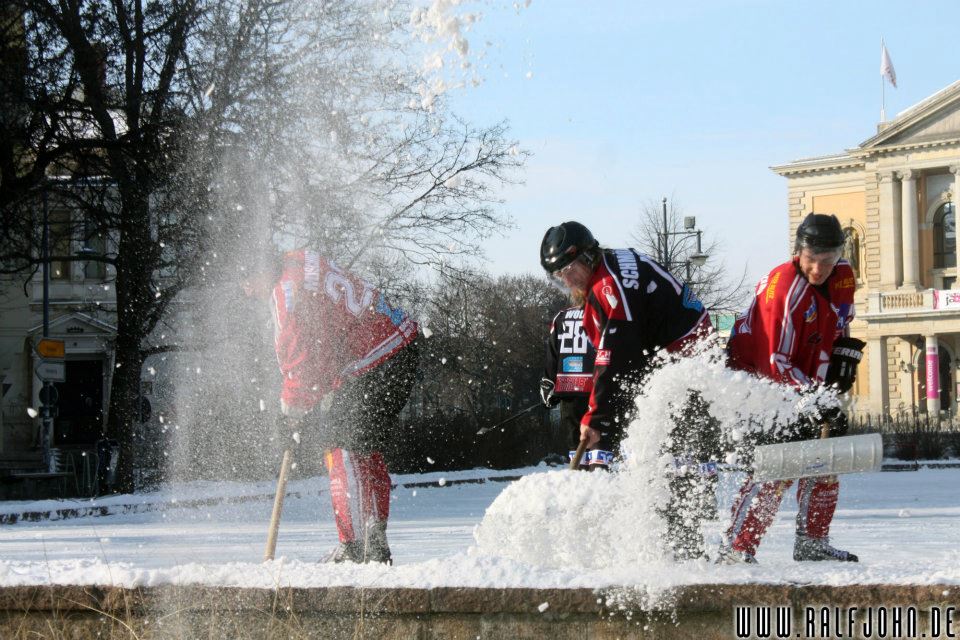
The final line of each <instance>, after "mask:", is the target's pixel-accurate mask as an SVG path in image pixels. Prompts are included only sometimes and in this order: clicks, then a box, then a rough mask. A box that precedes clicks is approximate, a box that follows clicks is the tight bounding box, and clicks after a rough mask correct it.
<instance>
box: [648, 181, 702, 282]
mask: <svg viewBox="0 0 960 640" xmlns="http://www.w3.org/2000/svg"><path fill="white" fill-rule="evenodd" d="M662 202H663V229H662V230H661V231H658V232H657V248H658V256H657V261H658V262H660V264H662V265H663V266H665V267H666V268H667V269H671V268H673V267H677V266H681V265H683V267H684V269H685V271H686V274H687V278H686V283H687V284H695V283H692V282H691V281H690V279H691V273H690V267H691V266H692V267H694V268H700V267H702V266H703V265H705V264H706V263H707V260H708V259H709V258H710V256H709V254H706V253H704V252H703V247H702V244H701V243H702V235H703V231H701V230H700V229H697V228H696V227H697V218H696V217H695V216H684V218H683V229H684V230H683V231H670V227H669V224H668V222H667V199H666V198H664V199H663V201H662ZM670 236H680V241H679V242H678V245H679V244H680V243H682V242H684V241H686V239H687V238H692V237H694V236H696V238H697V250H696V251H695V252H693V253H691V254H690V255H689V256H687V257H686V259H684V260H672V259H671V256H670Z"/></svg>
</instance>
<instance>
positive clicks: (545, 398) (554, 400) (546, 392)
mask: <svg viewBox="0 0 960 640" xmlns="http://www.w3.org/2000/svg"><path fill="white" fill-rule="evenodd" d="M540 401H541V402H543V406H545V407H546V408H547V409H549V408H551V407H555V406H557V405H558V404H560V398H558V397H556V396H555V395H553V380H551V379H550V378H540Z"/></svg>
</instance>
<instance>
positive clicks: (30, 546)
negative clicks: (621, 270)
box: [0, 349, 960, 594]
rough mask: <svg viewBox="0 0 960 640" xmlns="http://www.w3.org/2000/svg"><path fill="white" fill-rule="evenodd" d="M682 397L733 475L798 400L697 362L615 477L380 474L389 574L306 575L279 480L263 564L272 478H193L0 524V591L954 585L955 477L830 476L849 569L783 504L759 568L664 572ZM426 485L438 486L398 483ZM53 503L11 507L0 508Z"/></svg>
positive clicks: (675, 367)
mask: <svg viewBox="0 0 960 640" xmlns="http://www.w3.org/2000/svg"><path fill="white" fill-rule="evenodd" d="M690 389H695V390H697V391H698V392H699V393H700V395H701V397H702V398H703V399H704V400H705V401H706V402H708V403H709V405H710V413H711V415H713V416H714V417H715V418H717V420H719V421H720V423H721V424H722V430H723V433H724V434H725V437H726V438H727V440H728V441H729V442H732V443H734V444H732V445H731V448H732V450H731V451H730V452H729V453H728V455H727V457H726V462H730V463H734V462H737V458H736V456H737V448H738V445H737V444H736V443H737V442H739V441H741V440H742V439H746V438H748V437H749V435H750V434H749V431H750V430H753V429H755V428H762V429H764V430H769V429H772V428H777V427H778V425H779V426H782V425H784V424H786V423H788V422H790V420H791V419H792V417H791V413H792V411H793V409H794V407H795V406H796V405H797V403H798V397H797V395H796V393H794V392H793V391H791V390H789V389H787V390H785V389H783V388H780V387H776V386H774V385H771V384H769V383H766V382H763V381H759V380H756V379H750V378H747V377H745V376H743V375H742V374H739V373H734V372H731V371H729V370H727V369H726V368H725V367H724V366H723V359H722V357H719V353H718V352H717V351H716V350H715V349H712V350H708V351H707V352H706V353H703V354H700V355H698V356H696V357H691V358H685V359H684V360H682V361H680V362H677V363H673V364H668V365H667V366H665V367H663V369H661V370H660V371H659V372H658V373H656V374H655V375H652V376H650V377H649V378H648V379H647V380H646V381H645V384H644V389H643V392H642V393H640V395H639V396H638V398H637V405H636V406H637V414H638V416H639V418H638V419H637V420H636V421H635V422H633V423H632V424H631V425H630V426H629V429H628V437H627V438H626V439H625V440H624V443H623V450H624V452H625V455H626V462H625V463H624V464H623V465H622V469H621V470H620V472H618V473H615V474H606V473H599V472H597V473H592V474H587V473H580V472H572V471H567V470H562V469H549V468H548V467H538V468H535V469H523V470H518V471H515V472H492V471H484V470H473V471H460V472H452V473H433V474H423V475H419V476H399V477H395V478H394V481H395V482H396V483H397V484H398V485H400V486H398V488H397V489H396V490H395V491H394V492H393V496H392V503H391V504H392V506H391V518H390V527H389V532H388V533H389V538H390V542H391V547H392V550H393V557H394V562H395V564H394V566H392V567H386V566H380V565H375V566H371V565H364V566H352V565H351V566H344V565H327V564H320V563H318V562H317V561H318V560H319V559H320V558H322V557H323V556H324V555H325V554H326V553H327V552H328V551H329V550H330V549H332V548H333V547H334V546H335V544H336V532H335V529H334V526H333V518H332V514H331V507H330V503H329V495H328V493H327V488H326V482H325V480H324V479H322V478H311V479H304V480H299V481H295V482H292V483H291V484H290V485H289V489H290V491H292V492H294V495H293V496H291V497H289V498H288V499H287V502H286V505H285V509H284V516H283V521H282V525H281V529H280V538H279V544H278V548H277V555H278V558H277V560H275V561H272V562H267V563H264V562H262V561H261V557H262V554H263V548H264V543H265V538H266V528H267V523H268V521H269V518H270V510H271V507H272V500H271V498H270V496H271V494H272V491H273V486H272V483H261V484H240V483H193V484H186V485H174V486H171V487H168V488H167V489H165V490H164V491H163V492H161V493H158V494H151V495H145V496H136V497H130V496H127V497H126V498H125V499H126V500H133V501H136V502H138V503H140V506H141V507H143V506H144V505H145V504H148V503H166V505H167V506H166V507H165V508H163V509H160V510H143V509H141V510H140V511H139V512H123V511H122V510H121V509H120V508H119V506H118V505H119V503H122V502H123V501H124V498H116V497H114V498H110V499H108V500H104V501H103V502H104V503H106V504H112V505H113V506H114V508H115V511H116V514H115V515H107V516H103V517H84V518H72V519H63V520H48V521H44V522H41V523H28V522H20V523H18V524H14V525H5V526H2V527H0V549H2V551H0V558H2V560H0V585H25V584H108V585H119V586H147V585H159V584H176V585H184V584H201V585H222V586H237V587H266V588H269V587H276V586H296V587H325V586H339V585H352V586H370V587H394V586H403V587H420V588H429V587H435V586H473V587H540V588H554V587H588V588H599V587H625V588H627V589H633V590H638V591H640V592H644V593H648V594H656V593H660V592H663V591H664V590H666V589H668V588H670V587H673V586H681V585H685V584H695V583H743V582H759V583H792V584H826V585H845V584H876V583H891V584H935V583H946V584H957V583H960V499H958V492H957V489H956V488H957V486H960V470H958V469H924V470H920V471H915V472H899V473H889V472H888V473H881V472H878V473H869V474H860V475H850V476H845V477H844V478H843V479H842V481H841V489H840V503H839V508H838V511H837V515H836V518H835V520H834V523H833V527H832V530H831V537H832V542H833V543H834V544H835V545H836V546H838V547H840V548H844V549H849V550H850V551H853V552H854V553H857V554H858V555H859V556H860V558H861V562H860V563H859V564H836V563H796V562H794V561H793V560H792V557H791V556H792V547H793V529H794V516H795V513H796V502H795V499H794V497H793V492H792V491H791V492H790V496H789V497H787V498H786V499H785V500H784V501H783V505H782V506H781V510H780V514H779V516H778V518H777V520H776V521H775V522H774V524H773V526H772V527H771V529H770V531H768V533H767V535H766V537H765V539H764V542H763V544H762V545H761V547H760V550H759V553H758V560H759V561H760V564H759V565H758V566H732V567H731V566H717V565H713V564H710V563H708V562H706V561H702V562H689V563H684V564H675V563H673V562H672V561H670V560H668V559H667V558H666V554H665V553H664V551H663V549H662V535H661V531H662V530H663V524H664V523H663V519H662V517H661V515H660V513H659V511H658V505H660V504H665V501H666V499H667V496H668V493H667V483H666V481H665V480H664V477H665V475H664V472H663V470H664V469H666V468H667V467H669V465H670V463H671V461H672V458H671V457H670V456H664V454H663V453H662V452H663V450H664V447H663V442H664V440H665V439H667V438H669V437H670V428H669V424H670V423H671V414H672V413H675V407H678V406H682V405H683V404H684V403H685V402H686V400H687V398H688V394H689V390H690ZM809 399H810V396H807V398H806V400H809ZM828 400H829V399H828ZM834 401H835V400H834ZM745 425H746V426H745ZM517 474H521V475H522V476H523V477H522V478H521V479H520V480H518V481H516V482H514V483H512V484H506V483H503V482H485V483H476V484H455V483H453V482H449V481H453V480H466V479H470V478H474V479H477V478H484V477H487V478H490V477H493V476H504V475H517ZM440 480H447V481H448V482H446V483H445V486H442V487H441V486H435V487H417V488H414V487H404V486H402V485H404V484H409V483H414V482H425V481H434V482H438V481H440ZM740 480H741V477H739V475H738V474H733V473H729V474H723V475H722V476H721V485H720V491H719V493H718V495H719V496H720V501H721V506H720V509H719V513H720V516H721V517H720V521H715V522H711V523H707V524H706V526H705V533H706V535H707V539H708V543H709V546H711V548H715V547H716V545H718V544H719V541H720V536H721V532H722V529H723V528H725V527H726V521H727V517H728V513H729V504H730V502H731V501H732V498H733V495H734V493H735V492H736V490H737V488H738V486H739V481H740ZM440 484H443V483H440ZM256 496H259V498H256ZM216 498H222V499H223V500H224V501H223V502H220V503H217V501H216V500H215V499H216ZM174 500H176V501H177V502H176V503H175V504H173V506H171V503H172V502H173V501H174ZM55 506H56V505H54V504H52V503H50V502H45V503H30V504H24V503H18V504H12V503H8V504H5V505H0V513H3V512H8V513H9V512H12V511H36V510H50V509H51V508H54V507H55Z"/></svg>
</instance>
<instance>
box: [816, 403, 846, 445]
mask: <svg viewBox="0 0 960 640" xmlns="http://www.w3.org/2000/svg"><path fill="white" fill-rule="evenodd" d="M820 416H821V418H822V419H823V421H824V422H826V423H827V425H829V427H830V437H831V438H837V437H840V436H845V435H847V431H849V430H850V421H849V420H848V419H847V414H846V413H845V412H844V411H843V409H841V408H840V407H830V408H829V409H824V410H822V411H821V412H820Z"/></svg>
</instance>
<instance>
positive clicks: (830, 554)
mask: <svg viewBox="0 0 960 640" xmlns="http://www.w3.org/2000/svg"><path fill="white" fill-rule="evenodd" d="M793 559H794V560H796V561H797V562H806V561H817V560H835V561H837V562H859V558H857V556H855V555H854V554H852V553H850V552H849V551H842V550H840V549H837V548H835V547H832V546H830V544H829V539H828V538H808V537H807V536H800V535H798V536H797V539H796V541H795V542H794V543H793Z"/></svg>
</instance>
